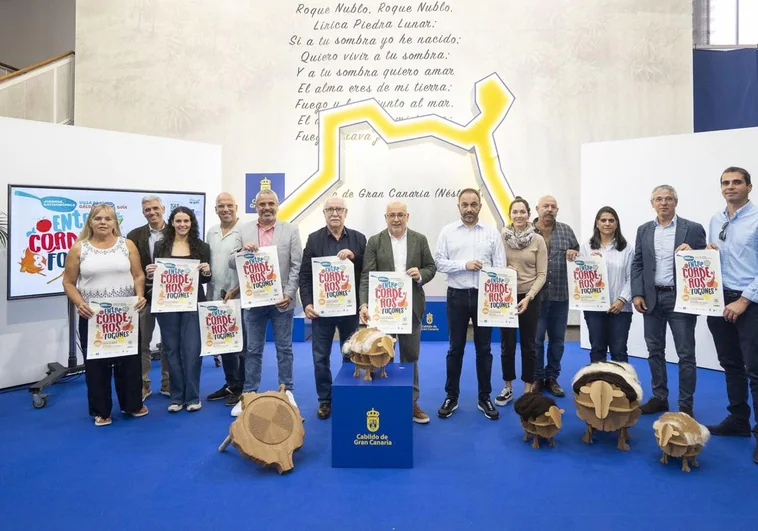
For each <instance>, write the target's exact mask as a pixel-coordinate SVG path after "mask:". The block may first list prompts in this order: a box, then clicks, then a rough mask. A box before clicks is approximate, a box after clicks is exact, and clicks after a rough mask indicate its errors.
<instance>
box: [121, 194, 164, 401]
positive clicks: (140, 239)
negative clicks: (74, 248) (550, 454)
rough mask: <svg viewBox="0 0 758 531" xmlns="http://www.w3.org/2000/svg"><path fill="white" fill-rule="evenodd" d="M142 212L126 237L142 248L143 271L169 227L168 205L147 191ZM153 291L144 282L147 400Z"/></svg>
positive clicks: (146, 394) (141, 325)
mask: <svg viewBox="0 0 758 531" xmlns="http://www.w3.org/2000/svg"><path fill="white" fill-rule="evenodd" d="M142 214H143V215H144V216H145V219H146V220H147V224H146V225H142V226H141V227H137V228H136V229H132V230H131V231H129V234H127V235H126V238H127V239H129V240H131V241H133V242H134V245H136V246H137V250H138V251H139V258H140V263H141V264H142V271H145V268H146V267H147V266H148V265H149V264H152V263H153V251H154V250H155V244H156V243H157V242H159V241H160V240H162V239H163V229H165V228H166V221H165V220H164V219H163V216H164V215H165V214H166V207H164V206H163V202H162V201H161V198H160V197H158V196H157V195H147V196H145V197H143V198H142ZM151 291H152V282H150V283H148V284H147V285H146V286H145V298H146V299H147V305H146V306H145V308H144V309H143V310H142V311H141V312H140V316H139V329H140V341H141V342H142V400H145V399H146V398H147V397H149V396H150V395H151V394H152V390H151V389H150V366H151V361H152V360H151V357H150V341H152V339H153V332H154V331H155V315H153V314H152V313H150V299H151V296H150V295H151ZM161 394H162V395H165V396H169V394H170V390H169V377H168V363H166V360H165V358H164V357H163V356H161Z"/></svg>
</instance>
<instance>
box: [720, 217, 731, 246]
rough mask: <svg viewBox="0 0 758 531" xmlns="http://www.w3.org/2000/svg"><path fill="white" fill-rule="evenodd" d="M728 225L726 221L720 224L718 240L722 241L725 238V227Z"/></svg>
mask: <svg viewBox="0 0 758 531" xmlns="http://www.w3.org/2000/svg"><path fill="white" fill-rule="evenodd" d="M728 227H729V222H728V221H727V222H726V223H724V224H723V225H722V226H721V232H719V240H721V241H722V242H723V241H724V240H726V229H727V228H728Z"/></svg>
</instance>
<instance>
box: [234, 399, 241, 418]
mask: <svg viewBox="0 0 758 531" xmlns="http://www.w3.org/2000/svg"><path fill="white" fill-rule="evenodd" d="M241 414H242V400H240V401H239V402H237V404H236V405H235V406H234V407H233V408H232V417H239V416H240V415H241Z"/></svg>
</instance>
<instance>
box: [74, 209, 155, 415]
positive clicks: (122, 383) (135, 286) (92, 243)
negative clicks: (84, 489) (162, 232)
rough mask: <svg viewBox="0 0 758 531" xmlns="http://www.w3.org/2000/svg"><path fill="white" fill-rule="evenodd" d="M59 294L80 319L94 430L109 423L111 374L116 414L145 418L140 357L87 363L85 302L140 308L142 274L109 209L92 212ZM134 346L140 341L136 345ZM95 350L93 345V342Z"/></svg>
mask: <svg viewBox="0 0 758 531" xmlns="http://www.w3.org/2000/svg"><path fill="white" fill-rule="evenodd" d="M63 289H64V290H65V292H66V296H67V297H68V298H69V299H70V300H71V302H72V303H73V304H74V305H75V306H76V309H77V313H78V314H79V341H80V344H81V348H82V355H83V357H84V367H85V381H86V383H87V399H88V402H89V412H90V415H92V416H93V417H95V426H107V425H109V424H110V423H111V409H112V408H113V398H112V394H111V373H113V375H114V378H115V380H116V395H117V396H118V403H119V406H120V407H121V410H122V411H124V412H125V413H127V414H130V415H132V416H133V417H144V416H145V415H147V413H148V411H147V407H145V405H144V404H143V403H142V362H141V357H140V356H139V353H138V352H136V353H135V354H132V355H125V356H120V357H112V358H105V359H88V358H87V344H88V339H89V337H88V329H89V327H88V320H89V319H90V318H92V317H93V316H94V312H93V310H92V308H90V306H89V303H90V302H91V301H94V300H103V299H113V298H115V297H134V296H136V298H137V304H136V305H135V308H134V309H135V310H137V311H139V310H141V309H142V308H144V307H145V304H146V302H147V301H146V300H145V297H144V294H145V275H144V274H143V273H142V266H141V264H140V258H139V252H138V251H137V247H136V246H135V245H134V244H133V243H132V242H131V241H129V240H127V239H126V238H123V237H122V236H121V229H120V228H119V226H118V218H117V217H116V212H115V211H114V210H113V207H112V206H110V205H105V204H98V205H95V206H93V207H92V210H90V213H89V215H88V217H87V222H86V223H85V225H84V228H83V229H82V232H81V234H80V235H79V239H78V240H77V241H76V243H75V244H74V246H73V247H72V248H71V251H70V252H69V254H68V256H67V257H66V266H65V270H64V273H63ZM137 343H139V341H137ZM95 346H97V342H95Z"/></svg>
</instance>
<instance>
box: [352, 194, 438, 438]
mask: <svg viewBox="0 0 758 531" xmlns="http://www.w3.org/2000/svg"><path fill="white" fill-rule="evenodd" d="M409 217H410V216H409V214H408V210H407V207H406V205H405V203H402V202H400V201H392V202H390V203H389V204H388V205H387V210H386V212H385V214H384V219H385V220H386V222H387V230H383V231H382V232H380V233H379V234H375V235H373V236H371V238H369V240H368V243H367V244H366V254H365V255H364V257H363V272H362V273H361V283H360V291H359V293H360V298H359V300H360V305H361V309H360V319H361V322H362V323H363V324H367V323H368V321H369V318H370V317H369V311H368V274H369V272H370V271H395V272H403V273H407V274H408V276H410V277H411V278H412V279H413V281H414V282H413V327H412V332H411V333H410V334H399V335H398V343H400V361H401V362H403V363H412V364H413V421H414V422H417V423H419V424H426V423H428V422H429V416H428V415H427V414H426V413H424V411H423V410H422V409H421V408H420V407H419V405H418V395H419V386H418V356H419V351H420V349H421V316H422V315H423V313H424V309H425V308H426V296H425V295H424V288H423V287H422V286H423V285H424V284H426V283H428V282H429V281H431V280H432V279H433V278H434V275H435V274H436V273H437V266H436V265H434V257H433V256H432V251H431V250H430V249H429V242H428V241H427V239H426V236H424V235H423V234H420V233H418V232H416V231H413V230H411V229H409V228H408V219H409Z"/></svg>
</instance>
